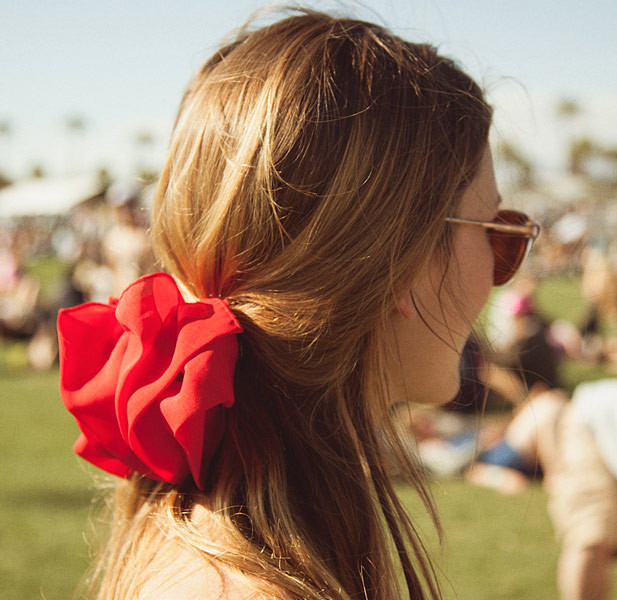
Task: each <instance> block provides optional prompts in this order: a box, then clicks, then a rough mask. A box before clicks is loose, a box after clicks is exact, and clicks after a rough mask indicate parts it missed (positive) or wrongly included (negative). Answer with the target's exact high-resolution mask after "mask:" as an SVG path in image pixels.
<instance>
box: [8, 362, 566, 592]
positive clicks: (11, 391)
mask: <svg viewBox="0 0 617 600" xmlns="http://www.w3.org/2000/svg"><path fill="white" fill-rule="evenodd" d="M3 375H4V376H3V384H2V402H3V407H4V412H3V420H2V428H3V431H2V436H1V437H0V477H2V481H3V482H4V485H3V486H2V488H1V490H0V597H2V598H3V599H4V600H24V599H28V600H29V599H36V598H45V599H47V600H66V599H67V598H70V597H71V595H72V593H73V591H74V590H75V588H76V586H77V584H78V582H79V580H80V578H81V577H82V575H83V573H84V572H85V571H86V569H87V566H88V546H87V544H86V543H85V541H84V539H83V538H84V532H85V531H87V530H88V529H89V527H90V526H89V524H88V521H89V519H88V517H89V515H90V513H91V497H92V486H91V481H92V479H91V473H89V472H88V470H86V469H85V468H84V467H83V463H82V462H81V461H80V460H79V459H78V458H76V457H74V456H73V454H72V452H71V450H70V448H71V445H72V443H73V441H74V439H75V438H76V436H77V428H76V426H75V425H74V423H73V421H72V418H71V417H70V416H69V415H68V413H65V411H64V409H63V408H62V406H61V403H60V401H59V399H58V396H57V373H56V372H50V373H31V372H28V371H26V370H22V371H21V372H19V373H16V374H15V373H13V374H12V375H11V374H9V373H8V372H6V371H5V373H4V374H3ZM433 490H434V494H435V497H436V499H437V503H438V505H439V511H440V515H441V519H442V522H443V525H444V529H445V531H446V538H447V544H446V546H445V549H444V552H443V555H439V554H437V556H438V563H439V565H440V568H441V569H442V570H443V578H444V581H446V582H447V581H449V582H451V587H450V586H449V585H448V584H447V583H446V584H445V585H444V589H445V591H446V597H447V598H458V600H482V599H489V598H491V599H499V598H503V599H506V598H507V599H508V600H514V599H517V598H520V599H530V598H542V599H543V600H550V599H555V600H556V599H557V597H558V596H557V591H556V587H555V583H554V579H555V575H554V574H555V568H556V560H557V554H558V547H557V544H556V542H555V541H554V538H553V533H552V528H551V524H550V522H549V520H548V517H547V513H546V498H545V495H544V492H543V491H542V490H541V488H540V487H539V486H533V487H532V488H531V491H530V492H528V493H526V494H525V495H523V496H521V497H517V498H507V497H502V496H499V495H497V494H496V493H494V492H492V491H489V490H484V489H479V488H473V487H470V486H468V485H467V484H465V483H464V482H463V481H457V480H447V481H440V482H438V483H436V484H435V485H434V486H433ZM400 493H401V496H402V498H403V501H404V502H405V504H406V505H408V506H409V507H410V510H411V512H412V514H413V515H414V516H415V518H416V520H417V522H418V525H419V527H420V529H421V530H422V531H423V532H424V534H425V539H428V540H430V546H431V549H432V550H433V551H434V552H435V553H439V549H438V546H437V544H436V542H434V540H435V537H436V536H435V533H434V532H433V531H432V529H431V526H430V524H429V521H428V518H427V517H426V515H425V513H424V509H423V507H422V506H421V505H420V503H419V502H418V500H417V498H416V497H415V494H414V493H413V491H411V490H410V489H409V488H406V487H402V488H401V489H400Z"/></svg>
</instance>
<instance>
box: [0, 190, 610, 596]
mask: <svg viewBox="0 0 617 600" xmlns="http://www.w3.org/2000/svg"><path fill="white" fill-rule="evenodd" d="M151 195H152V189H151V188H148V187H143V186H138V185H135V184H132V183H131V184H125V183H115V184H112V185H110V186H108V187H107V188H106V189H105V190H104V191H103V192H102V193H101V194H100V195H98V196H97V197H95V198H90V199H88V200H87V201H84V202H82V203H80V204H78V205H76V206H75V207H74V208H73V209H71V210H69V211H68V212H67V213H66V214H63V215H54V216H45V217H35V216H21V217H18V218H11V219H4V220H0V336H2V338H4V340H5V341H6V340H12V339H20V340H24V341H25V343H26V345H27V360H28V362H29V364H30V366H31V367H32V368H35V369H49V368H52V367H53V366H54V365H55V364H56V363H57V358H58V349H57V340H56V332H55V321H56V317H57V313H58V310H59V309H60V308H62V307H68V306H72V305H75V304H79V303H81V302H85V301H95V302H107V300H108V298H109V297H114V296H115V297H117V296H118V295H119V294H120V293H121V292H122V290H123V289H124V288H125V287H126V286H127V285H128V284H129V283H130V282H131V281H133V280H135V279H136V278H138V277H139V276H141V275H142V274H145V273H148V272H151V271H152V270H155V269H156V265H155V259H154V256H153V253H152V249H151V245H150V241H149V237H148V215H149V203H150V200H149V199H150V198H151ZM606 211H607V212H606V213H605V214H600V215H599V214H598V213H597V211H596V212H593V213H592V212H590V210H589V208H585V207H582V208H568V209H564V210H562V211H560V212H559V211H558V212H555V211H553V213H549V212H546V214H545V215H544V218H543V222H542V225H543V234H542V236H541V238H540V240H539V242H538V244H537V246H536V247H535V249H534V254H533V256H532V257H531V259H530V260H529V261H528V263H527V266H526V269H525V271H524V272H523V273H522V274H521V275H519V276H518V278H517V279H516V280H515V281H514V282H513V283H512V284H511V285H509V286H507V287H505V288H504V289H503V290H499V291H497V292H496V293H495V295H494V296H493V297H492V299H491V301H490V303H489V309H488V311H487V314H486V315H485V318H484V319H483V324H481V325H480V327H479V328H478V332H477V335H476V336H474V338H473V339H472V340H470V341H469V342H468V344H467V347H466V349H465V352H464V356H463V361H462V367H461V382H462V385H461V391H460V393H459V395H458V397H457V398H455V399H454V400H453V401H452V402H450V403H449V404H448V405H447V406H445V407H441V408H439V409H436V408H434V407H432V408H422V407H410V406H408V405H405V406H397V407H394V409H393V410H395V411H396V413H397V417H398V418H397V422H398V424H399V427H400V429H401V432H402V433H403V437H404V438H405V439H406V441H407V442H408V444H409V448H410V451H411V452H412V453H413V454H414V456H416V457H417V458H418V459H419V461H420V462H421V464H422V466H423V468H424V469H425V470H426V471H427V472H428V473H429V475H432V476H435V477H447V476H464V477H465V478H466V479H467V481H469V483H470V484H473V485H479V486H483V487H488V488H492V489H495V490H497V491H499V492H501V493H504V494H519V493H521V492H523V491H524V490H525V489H527V487H528V486H529V485H530V482H531V481H533V480H534V479H538V478H543V481H544V486H545V488H546V490H547V493H548V496H549V512H550V514H551V517H552V519H553V522H554V524H555V528H556V531H557V532H558V534H559V536H560V539H561V540H562V544H563V551H562V558H561V559H560V575H559V580H560V588H561V589H562V595H563V597H564V598H566V597H573V598H574V597H581V598H582V597H585V598H591V597H598V598H600V597H604V596H603V595H602V594H604V591H603V590H605V589H607V585H608V584H607V575H606V573H607V571H608V564H609V562H610V560H611V557H612V556H613V554H614V552H615V551H616V550H617V539H614V538H617V479H616V478H617V463H616V462H615V456H617V441H616V440H617V410H616V409H615V406H617V379H615V380H612V379H609V380H605V381H600V382H596V383H593V384H584V385H581V386H578V387H576V389H574V390H572V389H571V388H572V386H570V389H569V393H566V392H565V391H563V388H564V382H563V381H561V380H560V374H561V369H560V365H561V363H562V361H564V360H570V361H572V360H574V361H578V362H582V363H585V364H587V365H602V367H603V370H604V372H605V373H610V372H611V371H613V370H614V371H615V372H616V373H617V240H616V239H613V237H612V236H611V232H612V231H613V230H614V228H615V224H616V223H617V214H613V213H614V211H612V209H609V208H607V209H606ZM611 211H612V212H611ZM592 214H593V216H592ZM560 275H567V276H568V277H569V278H570V279H574V280H576V281H578V282H580V294H581V298H582V302H583V305H584V313H583V314H582V315H581V318H580V320H579V321H578V322H573V321H572V320H566V319H553V320H550V319H548V318H547V317H546V315H545V314H543V312H542V311H541V310H540V309H539V308H538V304H539V303H538V282H539V281H541V279H542V278H543V277H546V276H560ZM551 301H552V302H555V303H562V302H568V301H569V298H567V297H560V296H559V295H555V296H554V297H552V300H551ZM555 312H557V313H559V311H555ZM495 406H499V407H501V411H500V412H499V416H498V418H493V417H494V414H495V413H494V412H491V410H490V409H491V407H492V408H494V407H495ZM504 406H505V407H507V408H506V410H505V411H504V410H503V407H504ZM487 407H488V409H489V410H488V411H486V414H485V409H486V408H487ZM480 414H485V416H484V417H483V418H482V419H479V418H478V416H479V415H480ZM491 415H493V416H491ZM589 581H593V582H595V584H593V585H594V586H595V587H594V588H593V589H591V588H589V587H588V586H589V585H591V584H590V583H589ZM586 586H587V587H586ZM576 589H579V590H582V592H581V593H582V594H583V595H580V596H576V595H571V596H568V595H567V594H568V593H570V591H572V590H576ZM596 592H597V593H598V594H599V595H597V596H594V595H592V594H593V593H596Z"/></svg>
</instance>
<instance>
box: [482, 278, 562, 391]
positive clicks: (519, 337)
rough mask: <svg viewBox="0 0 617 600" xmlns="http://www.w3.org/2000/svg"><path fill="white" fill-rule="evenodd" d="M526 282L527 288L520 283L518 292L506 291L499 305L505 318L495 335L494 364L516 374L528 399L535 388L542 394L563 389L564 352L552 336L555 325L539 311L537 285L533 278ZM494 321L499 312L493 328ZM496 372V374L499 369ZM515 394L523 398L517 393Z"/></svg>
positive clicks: (500, 298)
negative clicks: (547, 390) (560, 368)
mask: <svg viewBox="0 0 617 600" xmlns="http://www.w3.org/2000/svg"><path fill="white" fill-rule="evenodd" d="M524 282H525V283H524V285H523V286H521V285H520V282H517V284H519V286H518V287H517V288H510V289H508V290H506V291H505V292H504V293H503V294H502V295H501V296H500V297H499V298H498V299H497V301H496V303H495V306H496V307H499V311H500V312H501V314H502V317H501V321H500V326H499V328H498V332H499V333H495V334H493V340H495V343H492V346H493V347H494V348H495V351H494V352H490V362H491V363H492V364H493V365H494V366H495V367H503V368H505V369H506V370H507V371H508V373H513V374H515V375H516V376H517V377H518V378H519V379H520V382H521V384H522V386H521V390H522V391H523V393H524V396H526V395H527V393H528V392H529V391H531V390H533V389H534V388H535V390H536V391H540V390H544V389H550V388H554V387H559V384H560V382H559V379H558V366H559V361H560V359H561V355H562V348H561V347H560V345H559V344H558V343H556V340H555V339H554V337H553V335H552V330H551V324H550V323H548V322H547V321H546V320H545V319H544V318H543V317H542V315H540V313H539V311H538V310H537V308H536V304H535V300H534V290H535V283H534V282H533V281H532V280H531V279H529V278H527V279H526V280H524ZM494 317H495V311H493V312H492V313H491V315H490V317H489V319H491V323H492V324H494V322H493V320H492V319H493V318H494ZM493 340H491V342H492V341H493ZM493 371H494V372H495V373H496V369H493ZM497 376H498V375H496V377H497ZM513 394H516V395H518V396H519V397H520V394H519V393H517V391H516V390H513ZM524 396H523V397H524ZM521 399H522V398H521Z"/></svg>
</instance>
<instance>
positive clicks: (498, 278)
mask: <svg viewBox="0 0 617 600" xmlns="http://www.w3.org/2000/svg"><path fill="white" fill-rule="evenodd" d="M528 222H529V219H528V217H527V216H526V215H525V214H523V213H521V212H518V211H515V210H502V211H499V214H498V215H497V218H496V219H495V223H505V224H507V225H525V224H527V223H528ZM488 235H489V241H490V244H491V247H492V249H493V255H494V257H495V269H494V271H493V283H494V284H495V285H502V284H504V283H506V282H507V281H509V280H510V279H512V277H513V276H514V274H515V273H516V271H517V270H518V268H519V267H520V266H521V263H522V262H523V259H524V258H525V256H526V254H527V250H528V249H529V247H530V245H531V243H532V239H531V237H530V236H528V235H526V234H524V233H514V232H509V231H499V230H497V229H489V230H488Z"/></svg>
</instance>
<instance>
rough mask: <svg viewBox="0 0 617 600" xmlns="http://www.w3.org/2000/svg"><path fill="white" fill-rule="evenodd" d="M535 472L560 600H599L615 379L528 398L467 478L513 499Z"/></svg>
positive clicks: (607, 552)
mask: <svg viewBox="0 0 617 600" xmlns="http://www.w3.org/2000/svg"><path fill="white" fill-rule="evenodd" d="M538 475H542V476H543V478H544V481H543V484H544V487H545V489H546V492H547V494H548V511H549V515H550V517H551V520H552V522H553V525H554V527H555V531H556V534H557V538H558V540H559V542H560V544H561V552H560V556H559V562H558V571H557V582H558V586H559V590H560V594H561V598H562V599H563V600H606V599H607V598H610V597H611V593H610V585H609V583H610V570H611V567H612V564H613V559H614V557H615V554H616V553H617V379H607V380H601V381H595V382H590V383H582V384H580V385H578V386H577V388H576V389H575V391H574V394H573V396H572V400H571V401H569V400H568V398H567V395H566V394H565V393H564V392H563V391H561V390H550V391H545V392H541V393H539V394H536V395H533V396H532V397H531V398H530V399H529V400H528V401H527V402H526V403H525V404H523V405H522V406H521V409H520V410H519V411H518V412H517V414H516V415H515V417H514V419H513V420H512V422H511V423H510V424H509V425H508V427H507V429H506V432H505V436H504V438H503V440H502V441H501V442H500V443H498V444H497V445H496V446H494V447H493V448H491V449H488V450H487V451H486V452H483V453H481V454H480V456H479V458H478V460H477V462H476V463H474V465H473V466H472V468H471V469H470V470H469V471H468V473H467V478H468V480H469V481H470V482H471V483H473V484H476V485H480V486H484V487H489V488H493V489H496V490H497V491H499V492H501V493H504V494H514V493H516V494H518V493H521V492H523V491H525V489H527V487H528V485H529V481H530V480H531V478H533V477H535V476H538Z"/></svg>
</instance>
